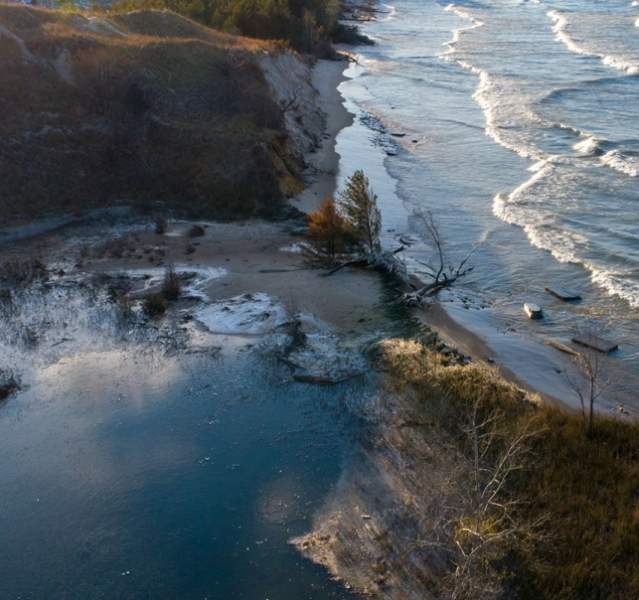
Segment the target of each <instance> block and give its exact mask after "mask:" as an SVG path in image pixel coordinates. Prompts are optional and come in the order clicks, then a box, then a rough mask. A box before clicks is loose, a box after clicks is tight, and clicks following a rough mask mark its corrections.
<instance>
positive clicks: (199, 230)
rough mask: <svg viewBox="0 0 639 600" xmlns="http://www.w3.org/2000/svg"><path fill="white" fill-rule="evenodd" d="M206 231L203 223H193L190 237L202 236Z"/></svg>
mask: <svg viewBox="0 0 639 600" xmlns="http://www.w3.org/2000/svg"><path fill="white" fill-rule="evenodd" d="M205 233H206V231H205V230H204V227H202V225H193V227H191V229H189V237H192V238H193V237H202V236H203V235H204V234H205Z"/></svg>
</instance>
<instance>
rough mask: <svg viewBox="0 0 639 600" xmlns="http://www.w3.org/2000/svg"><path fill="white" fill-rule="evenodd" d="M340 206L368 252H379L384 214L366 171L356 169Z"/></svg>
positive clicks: (343, 193) (342, 195) (342, 196)
mask: <svg viewBox="0 0 639 600" xmlns="http://www.w3.org/2000/svg"><path fill="white" fill-rule="evenodd" d="M340 207H341V208H342V210H343V211H344V214H345V215H346V218H347V219H348V220H349V221H350V223H351V225H352V228H353V234H354V236H355V238H356V239H357V241H358V242H359V243H360V244H361V245H362V246H364V248H365V250H366V252H368V253H369V254H374V253H376V252H379V250H380V243H379V233H380V230H381V227H382V215H381V213H380V211H379V208H377V196H376V195H375V193H374V192H373V190H372V189H371V186H370V182H369V181H368V178H367V177H366V176H365V175H364V171H361V170H360V171H355V173H353V175H351V177H349V179H348V181H347V182H346V189H345V190H344V191H343V192H342V193H341V194H340Z"/></svg>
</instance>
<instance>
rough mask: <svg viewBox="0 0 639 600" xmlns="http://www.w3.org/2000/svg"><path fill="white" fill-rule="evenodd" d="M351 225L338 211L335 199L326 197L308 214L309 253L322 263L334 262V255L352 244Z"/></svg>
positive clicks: (346, 249) (342, 251) (347, 248)
mask: <svg viewBox="0 0 639 600" xmlns="http://www.w3.org/2000/svg"><path fill="white" fill-rule="evenodd" d="M351 230H352V227H351V225H350V223H349V221H348V220H347V219H346V218H345V217H344V216H343V215H342V214H341V213H340V212H339V210H338V208H337V205H336V204H335V201H334V200H333V199H332V198H326V199H325V200H324V201H323V202H322V204H321V206H320V207H319V208H318V209H317V210H315V211H313V212H312V213H310V214H309V216H308V234H307V240H308V242H309V243H310V248H309V250H310V252H309V253H310V255H311V257H312V258H313V259H315V260H319V261H320V262H323V263H329V264H330V263H334V262H335V258H336V256H338V255H339V254H342V253H344V252H346V251H348V250H349V247H350V246H351V245H352V231H351Z"/></svg>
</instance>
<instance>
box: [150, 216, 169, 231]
mask: <svg viewBox="0 0 639 600" xmlns="http://www.w3.org/2000/svg"><path fill="white" fill-rule="evenodd" d="M154 224H155V233H157V234H158V235H164V234H165V233H166V230H167V229H168V227H169V223H168V221H167V220H166V218H164V217H163V216H160V215H158V216H157V217H155V222H154Z"/></svg>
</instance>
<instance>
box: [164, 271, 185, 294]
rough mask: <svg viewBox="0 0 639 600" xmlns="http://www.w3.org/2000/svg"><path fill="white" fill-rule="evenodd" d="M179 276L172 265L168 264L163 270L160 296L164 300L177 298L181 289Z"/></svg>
mask: <svg viewBox="0 0 639 600" xmlns="http://www.w3.org/2000/svg"><path fill="white" fill-rule="evenodd" d="M181 288H182V286H181V284H180V278H179V276H178V274H177V273H176V272H175V268H174V267H173V265H169V266H167V267H166V269H165V270H164V280H163V281H162V296H164V298H165V299H166V300H170V301H173V300H177V299H178V298H179V297H180V291H181Z"/></svg>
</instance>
